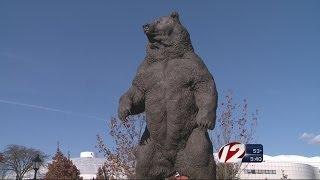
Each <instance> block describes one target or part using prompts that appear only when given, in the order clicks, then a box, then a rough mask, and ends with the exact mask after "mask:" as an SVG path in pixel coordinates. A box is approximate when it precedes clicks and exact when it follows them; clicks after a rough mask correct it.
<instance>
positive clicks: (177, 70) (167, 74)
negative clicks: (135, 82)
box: [144, 59, 194, 91]
mask: <svg viewBox="0 0 320 180" xmlns="http://www.w3.org/2000/svg"><path fill="white" fill-rule="evenodd" d="M193 74H194V73H193V67H192V64H191V63H190V62H189V61H188V60H184V59H172V60H170V61H167V62H157V63H154V64H152V65H151V66H150V67H149V68H148V69H147V70H146V71H145V82H144V84H145V88H146V90H147V91H148V90H152V89H155V88H157V90H166V91H168V90H177V89H181V88H190V87H189V86H192V79H193Z"/></svg>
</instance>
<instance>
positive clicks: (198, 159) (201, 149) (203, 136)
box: [175, 127, 216, 179]
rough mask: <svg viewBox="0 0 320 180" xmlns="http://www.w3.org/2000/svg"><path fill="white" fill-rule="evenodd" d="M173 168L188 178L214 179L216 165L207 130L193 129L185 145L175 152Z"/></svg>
mask: <svg viewBox="0 0 320 180" xmlns="http://www.w3.org/2000/svg"><path fill="white" fill-rule="evenodd" d="M175 170H176V171H178V172H179V173H180V175H183V176H188V177H189V178H190V179H216V165H215V161H214V157H213V150H212V143H211V141H210V139H209V136H208V132H207V130H205V129H201V128H200V127H198V128H196V129H194V130H193V131H192V133H191V135H190V136H189V138H188V140H187V143H186V146H185V148H184V149H183V150H181V151H179V152H178V154H177V159H176V164H175Z"/></svg>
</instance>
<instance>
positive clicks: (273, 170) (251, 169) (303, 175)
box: [240, 155, 320, 179]
mask: <svg viewBox="0 0 320 180" xmlns="http://www.w3.org/2000/svg"><path fill="white" fill-rule="evenodd" d="M263 159H264V161H263V162H261V163H243V164H242V166H241V172H240V179H280V178H282V177H283V175H285V176H287V178H288V179H320V157H311V158H308V157H303V156H297V155H279V156H273V157H272V156H268V155H264V156H263Z"/></svg>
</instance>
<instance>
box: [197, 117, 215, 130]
mask: <svg viewBox="0 0 320 180" xmlns="http://www.w3.org/2000/svg"><path fill="white" fill-rule="evenodd" d="M197 125H198V126H199V127H201V128H205V129H210V130H212V129H213V128H214V122H213V120H212V119H209V118H198V119H197Z"/></svg>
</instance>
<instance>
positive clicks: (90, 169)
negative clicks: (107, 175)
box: [71, 152, 105, 179]
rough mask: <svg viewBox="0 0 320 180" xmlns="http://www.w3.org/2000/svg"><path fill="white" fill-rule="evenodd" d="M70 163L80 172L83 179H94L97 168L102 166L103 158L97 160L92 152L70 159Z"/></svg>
mask: <svg viewBox="0 0 320 180" xmlns="http://www.w3.org/2000/svg"><path fill="white" fill-rule="evenodd" d="M71 161H72V162H73V164H74V165H76V166H77V168H78V169H79V170H80V176H81V177H83V179H93V178H96V174H97V172H98V169H99V167H102V166H103V163H104V162H105V158H97V157H95V156H94V153H93V152H81V153H80V157H79V158H71Z"/></svg>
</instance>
